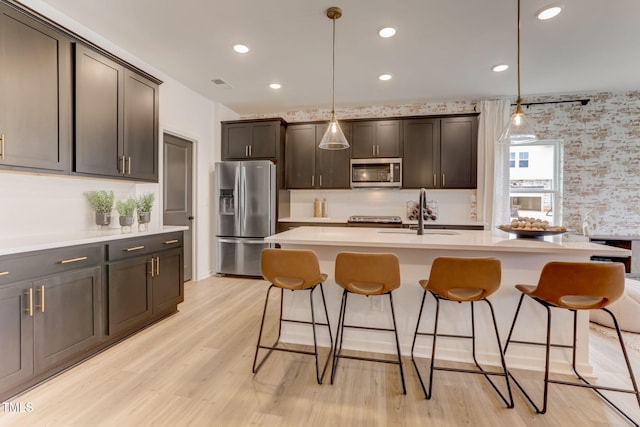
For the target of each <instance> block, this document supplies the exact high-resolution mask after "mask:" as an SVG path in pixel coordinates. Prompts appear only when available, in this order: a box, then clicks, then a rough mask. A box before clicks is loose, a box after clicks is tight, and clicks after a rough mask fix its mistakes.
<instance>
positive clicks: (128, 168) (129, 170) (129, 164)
mask: <svg viewBox="0 0 640 427" xmlns="http://www.w3.org/2000/svg"><path fill="white" fill-rule="evenodd" d="M127 159H129V163H128V164H127V175H131V156H129V157H127Z"/></svg>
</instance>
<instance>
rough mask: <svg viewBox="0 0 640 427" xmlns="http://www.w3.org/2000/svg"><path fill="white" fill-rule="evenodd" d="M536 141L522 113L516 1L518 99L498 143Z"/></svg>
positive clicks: (529, 122)
mask: <svg viewBox="0 0 640 427" xmlns="http://www.w3.org/2000/svg"><path fill="white" fill-rule="evenodd" d="M537 140H538V137H537V136H536V134H535V132H534V131H533V124H532V123H531V121H530V120H528V119H527V118H526V117H525V115H524V113H523V112H522V98H521V97H520V0H518V98H517V99H516V110H515V111H514V112H513V114H512V115H511V119H510V120H509V125H508V126H507V127H506V129H505V130H504V131H503V132H502V135H500V139H499V142H502V143H505V144H526V143H530V142H536V141H537Z"/></svg>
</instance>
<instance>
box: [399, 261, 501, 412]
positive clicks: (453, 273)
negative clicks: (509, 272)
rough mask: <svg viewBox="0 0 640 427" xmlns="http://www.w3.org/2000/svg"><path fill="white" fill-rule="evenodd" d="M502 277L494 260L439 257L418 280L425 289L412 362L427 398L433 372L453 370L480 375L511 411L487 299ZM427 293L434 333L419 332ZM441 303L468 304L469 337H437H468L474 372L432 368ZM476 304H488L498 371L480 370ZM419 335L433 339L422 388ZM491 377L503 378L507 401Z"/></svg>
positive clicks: (498, 263)
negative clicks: (433, 309)
mask: <svg viewBox="0 0 640 427" xmlns="http://www.w3.org/2000/svg"><path fill="white" fill-rule="evenodd" d="M501 276H502V270H501V264H500V260H499V259H497V258H458V257H438V258H436V259H434V260H433V263H432V265H431V272H430V274H429V279H428V280H420V282H419V283H420V286H422V288H424V293H423V295H422V304H421V305H420V312H419V313H418V322H417V324H416V331H415V334H414V336H413V344H412V346H411V361H412V362H413V366H414V368H415V370H416V373H417V375H418V379H419V380H420V385H421V386H422V391H423V392H424V395H425V397H426V398H427V399H430V398H431V395H432V393H431V390H432V385H433V371H434V370H440V371H454V372H465V373H472V374H482V375H484V376H485V378H486V379H487V380H488V381H489V383H490V384H491V386H492V387H493V388H494V390H495V391H496V392H497V393H498V395H499V396H500V398H501V399H502V401H503V402H504V403H505V404H506V405H507V406H508V407H509V408H513V395H512V393H511V386H510V385H509V375H508V371H507V367H506V364H505V361H504V355H503V353H502V345H501V343H500V336H499V334H498V327H497V325H496V317H495V313H494V311H493V305H492V304H491V302H490V301H489V300H488V299H487V297H488V296H490V295H491V294H493V293H494V292H495V291H497V290H498V288H499V287H500V280H501ZM427 293H430V294H431V295H433V297H434V299H435V301H436V312H435V323H434V327H433V332H430V333H427V332H420V319H421V318H422V311H423V310H424V302H425V299H426V297H427ZM440 301H455V302H458V303H462V302H468V303H470V305H471V335H470V336H469V335H452V334H440V336H445V337H448V338H467V339H471V340H472V355H473V361H474V363H475V365H476V368H477V369H456V368H447V367H443V366H435V358H436V341H437V338H438V319H439V314H440ZM476 301H484V302H485V303H487V305H488V307H489V310H490V312H491V318H492V319H493V328H494V331H495V335H496V344H497V348H498V352H499V353H500V361H501V364H502V366H501V368H502V370H501V371H500V372H496V371H487V370H485V369H483V368H482V367H481V366H480V364H479V363H478V361H477V359H476V337H475V330H476V326H475V312H474V303H475V302H476ZM418 336H431V337H433V344H432V346H431V363H430V367H429V384H428V386H427V387H425V385H424V382H423V380H422V376H421V375H420V371H419V369H418V365H417V363H416V360H415V357H414V349H415V346H416V339H417V338H418ZM490 376H501V377H504V379H505V382H506V387H507V392H508V395H509V398H508V399H507V398H506V397H505V395H504V394H503V393H502V392H500V390H499V389H498V387H497V386H496V385H495V384H494V382H493V381H492V380H491V378H490Z"/></svg>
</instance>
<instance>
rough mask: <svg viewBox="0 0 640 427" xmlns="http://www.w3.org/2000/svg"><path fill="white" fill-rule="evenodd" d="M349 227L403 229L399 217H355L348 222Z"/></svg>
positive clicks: (351, 217)
mask: <svg viewBox="0 0 640 427" xmlns="http://www.w3.org/2000/svg"><path fill="white" fill-rule="evenodd" d="M347 225H349V226H356V227H357V226H360V227H402V218H400V217H399V216H379V215H375V216H374V215H353V216H350V217H349V219H348V220H347Z"/></svg>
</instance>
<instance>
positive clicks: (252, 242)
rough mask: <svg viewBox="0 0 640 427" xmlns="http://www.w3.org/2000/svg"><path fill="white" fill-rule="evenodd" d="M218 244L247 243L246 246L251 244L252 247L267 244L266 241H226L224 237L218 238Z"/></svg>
mask: <svg viewBox="0 0 640 427" xmlns="http://www.w3.org/2000/svg"><path fill="white" fill-rule="evenodd" d="M217 239H218V242H220V243H238V244H240V243H245V244H250V245H264V244H266V242H265V241H264V239H253V240H252V239H241V240H240V239H237V238H236V239H225V238H222V237H218V238H217Z"/></svg>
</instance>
